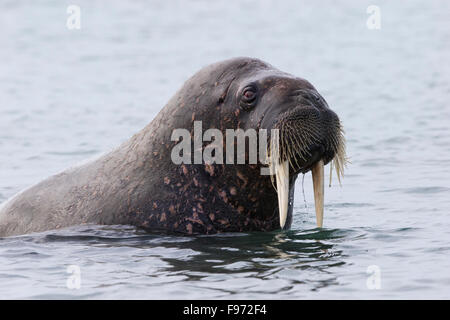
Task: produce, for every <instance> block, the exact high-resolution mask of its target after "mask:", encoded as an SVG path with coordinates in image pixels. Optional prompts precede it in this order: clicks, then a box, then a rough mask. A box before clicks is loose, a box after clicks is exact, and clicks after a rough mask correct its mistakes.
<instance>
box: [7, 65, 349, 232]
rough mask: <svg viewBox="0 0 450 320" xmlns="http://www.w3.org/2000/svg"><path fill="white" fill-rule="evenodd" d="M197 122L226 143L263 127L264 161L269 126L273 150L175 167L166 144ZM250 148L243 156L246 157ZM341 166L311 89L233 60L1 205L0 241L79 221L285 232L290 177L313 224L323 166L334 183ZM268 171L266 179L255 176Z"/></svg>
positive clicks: (331, 121) (332, 125) (333, 120)
mask: <svg viewBox="0 0 450 320" xmlns="http://www.w3.org/2000/svg"><path fill="white" fill-rule="evenodd" d="M197 123H201V126H202V128H203V129H216V132H217V131H219V132H221V133H223V135H224V136H225V135H226V131H227V130H229V129H235V130H236V129H242V131H243V132H248V130H249V129H251V130H255V131H256V132H260V131H262V130H269V131H268V132H269V134H268V137H267V140H268V144H269V148H268V149H267V150H268V152H267V154H268V155H270V154H271V152H272V151H271V150H272V149H271V148H270V146H272V144H271V141H275V140H273V139H271V137H272V136H271V133H270V132H272V130H274V129H276V130H278V131H274V132H278V142H279V144H278V152H277V153H276V157H275V152H274V153H273V154H274V156H273V157H272V160H271V161H268V162H265V163H262V162H257V163H242V162H241V163H228V162H227V163H225V162H223V161H216V162H208V163H206V162H204V161H200V162H198V161H197V162H195V161H191V162H190V161H184V162H181V163H174V161H173V159H172V158H173V154H174V149H176V146H177V145H178V146H179V143H180V142H181V141H180V140H181V139H180V138H178V140H177V138H176V137H175V139H174V135H173V132H174V130H175V129H184V130H187V132H189V133H190V135H191V137H193V136H194V135H198V133H194V129H195V128H194V127H195V124H197ZM210 138H211V139H210V140H211V141H212V140H213V139H212V137H210ZM244 138H245V141H248V140H249V137H248V136H244ZM236 140H237V138H236ZM216 142H217V145H216V146H219V148H220V147H223V149H222V150H220V149H217V148H216V149H215V153H219V151H223V154H224V155H225V156H230V155H231V158H236V157H237V156H239V155H237V154H234V153H233V152H234V151H235V150H231V151H230V150H226V147H225V144H221V143H220V141H216ZM257 143H258V144H259V143H260V142H257ZM234 144H235V145H236V142H234ZM195 148H197V149H200V150H196V149H195ZM206 148H207V144H206V143H205V142H202V143H201V144H200V145H198V144H197V146H195V143H194V145H191V146H190V148H189V150H184V151H182V153H183V154H182V157H183V159H185V157H186V158H190V157H191V158H192V157H194V156H195V154H197V153H196V152H198V151H200V152H201V151H205V149H206ZM233 148H234V147H233ZM248 149H249V148H246V149H245V151H244V153H245V154H244V155H242V154H241V156H244V158H245V159H246V160H248V158H249V151H248ZM232 151H233V152H232ZM175 153H176V152H175ZM180 154H181V153H180ZM268 159H269V157H268ZM345 159H346V157H345V140H344V134H343V129H342V125H341V123H340V120H339V118H338V116H337V115H336V113H334V112H333V111H332V110H331V109H330V108H329V107H328V104H327V103H326V101H325V99H324V98H323V97H322V96H321V95H320V94H319V93H318V92H317V90H316V89H315V88H314V87H313V85H312V84H310V83H309V82H308V81H307V80H305V79H302V78H299V77H295V76H293V75H291V74H288V73H285V72H282V71H280V70H278V69H276V68H275V67H273V66H271V65H270V64H268V63H266V62H263V61H261V60H259V59H254V58H247V57H241V58H233V59H229V60H225V61H221V62H217V63H214V64H212V65H209V66H206V67H204V68H203V69H201V70H200V71H198V72H197V73H196V74H195V75H194V76H192V77H191V78H190V79H188V80H187V81H186V82H185V83H184V85H183V86H182V87H181V89H179V90H178V91H177V92H176V94H175V95H174V96H173V97H172V98H171V99H170V100H169V102H168V103H167V105H166V106H165V107H164V108H163V109H162V110H161V111H160V112H159V113H158V115H157V116H156V117H155V118H154V119H153V121H151V122H150V123H149V124H148V125H147V126H146V127H145V128H144V129H142V130H141V131H140V132H138V133H137V134H135V135H134V136H132V137H131V138H130V139H129V140H128V141H126V142H124V143H123V144H121V145H120V146H119V147H118V148H117V149H115V150H113V151H112V152H109V153H107V154H105V155H103V156H101V157H99V158H98V159H96V160H93V161H90V162H88V163H85V164H83V165H80V166H77V167H74V168H70V169H68V170H66V171H64V172H62V173H59V174H56V175H54V176H52V177H50V178H48V179H46V180H44V181H42V182H40V183H38V184H36V185H34V186H32V187H30V188H29V189H27V190H25V191H23V192H21V193H19V194H18V195H16V196H14V197H13V198H12V199H11V200H9V201H7V202H6V203H4V204H3V205H2V207H1V208H0V236H11V235H19V234H26V233H31V232H41V231H46V230H51V229H57V228H63V227H68V226H73V225H80V224H119V225H120V224H126V225H133V226H136V227H138V228H142V229H145V230H148V231H150V232H160V231H161V232H169V233H171V232H174V233H183V234H214V233H219V232H250V231H272V230H277V229H288V228H290V226H291V222H292V210H293V202H294V200H293V199H294V190H295V180H296V179H297V176H298V175H299V174H300V173H306V172H308V171H310V170H311V171H312V176H313V186H314V196H315V205H316V206H315V207H316V218H317V225H318V226H319V227H321V226H322V219H323V202H324V200H323V194H324V190H323V189H324V174H323V171H324V165H326V164H328V163H330V162H331V165H330V168H331V167H332V166H334V167H335V169H336V172H337V175H338V178H339V179H340V177H341V176H342V174H343V167H344V165H345ZM197 160H198V159H197ZM268 166H269V167H270V168H271V170H269V171H270V174H261V172H262V169H263V168H267V167H268Z"/></svg>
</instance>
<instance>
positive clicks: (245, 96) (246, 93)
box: [240, 85, 258, 110]
mask: <svg viewBox="0 0 450 320" xmlns="http://www.w3.org/2000/svg"><path fill="white" fill-rule="evenodd" d="M257 96H258V90H257V88H256V87H255V86H254V85H250V86H247V87H245V88H244V90H242V96H241V102H240V105H241V107H242V108H244V109H245V110H250V109H251V108H253V107H254V106H255V105H256V100H257V99H256V98H257Z"/></svg>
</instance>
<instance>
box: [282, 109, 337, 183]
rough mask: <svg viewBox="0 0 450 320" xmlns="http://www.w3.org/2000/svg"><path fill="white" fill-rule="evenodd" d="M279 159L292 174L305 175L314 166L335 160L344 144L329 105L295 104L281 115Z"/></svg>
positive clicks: (335, 116)
mask: <svg viewBox="0 0 450 320" xmlns="http://www.w3.org/2000/svg"><path fill="white" fill-rule="evenodd" d="M274 128H275V129H279V130H280V134H279V136H280V157H281V159H282V160H284V161H286V160H287V161H288V162H289V165H290V172H291V173H292V174H298V173H299V172H302V173H306V172H308V171H309V170H311V168H312V167H313V165H314V164H315V163H317V162H318V161H319V160H322V161H323V162H324V164H327V163H329V162H330V161H332V160H333V158H334V157H335V156H336V154H337V153H338V151H339V148H340V145H341V144H342V143H343V135H342V133H341V131H342V130H341V125H340V121H339V118H338V116H337V115H336V114H335V113H334V112H333V111H331V110H330V109H329V108H328V107H327V106H324V105H323V104H322V106H319V107H317V106H315V105H309V104H308V105H306V106H305V105H296V106H294V107H292V108H291V109H289V110H288V111H286V112H283V113H282V114H280V115H279V117H278V119H277V122H276V124H275V125H274Z"/></svg>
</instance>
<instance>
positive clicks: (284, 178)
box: [275, 161, 289, 229]
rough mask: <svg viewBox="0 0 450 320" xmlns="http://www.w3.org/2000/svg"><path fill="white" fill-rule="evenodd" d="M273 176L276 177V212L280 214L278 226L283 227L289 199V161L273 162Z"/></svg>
mask: <svg viewBox="0 0 450 320" xmlns="http://www.w3.org/2000/svg"><path fill="white" fill-rule="evenodd" d="M275 176H276V179H277V194H278V212H279V214H280V227H281V229H283V228H284V225H285V223H286V217H287V212H288V201H289V197H288V196H289V163H288V161H284V162H282V163H279V162H278V163H277V164H275Z"/></svg>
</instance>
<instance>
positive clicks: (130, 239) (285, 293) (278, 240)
mask: <svg viewBox="0 0 450 320" xmlns="http://www.w3.org/2000/svg"><path fill="white" fill-rule="evenodd" d="M362 234H363V233H361V232H359V233H358V232H356V231H352V230H338V229H335V230H332V229H329V230H328V229H324V230H319V229H311V230H304V231H288V232H281V233H280V232H269V233H263V232H255V233H249V234H246V233H239V234H219V235H212V236H192V237H184V236H173V235H164V234H163V235H161V234H159V235H152V234H147V233H145V232H144V231H141V230H136V229H134V228H132V227H124V226H84V227H74V228H68V229H65V230H59V231H51V232H45V233H42V234H35V235H26V236H18V237H12V238H5V239H3V240H1V243H2V246H7V247H9V248H11V249H10V250H9V252H5V254H4V255H3V259H5V258H6V259H10V261H14V260H15V261H14V262H13V263H12V265H11V264H9V267H8V268H11V267H12V266H14V265H21V264H23V263H24V262H25V260H28V259H30V257H32V258H31V259H32V260H33V261H34V263H37V264H40V263H42V264H43V265H48V262H46V261H45V260H46V258H49V259H54V257H55V256H57V255H58V254H57V252H53V253H52V254H51V255H49V254H47V253H46V252H45V251H46V250H44V252H41V251H40V250H39V248H40V247H41V246H44V247H47V248H52V247H54V248H56V250H58V251H62V252H64V256H67V257H72V256H73V255H76V254H77V252H83V250H86V251H88V250H90V251H94V252H97V253H98V256H97V255H90V254H88V253H87V254H86V255H85V254H82V255H80V256H79V257H78V258H77V259H76V260H77V261H78V262H77V265H80V268H81V270H82V272H83V273H86V272H87V273H88V274H89V273H90V271H89V265H90V264H93V263H94V264H99V263H100V264H103V267H104V271H103V275H104V274H109V273H114V274H115V278H117V277H118V278H120V279H122V280H123V278H122V276H125V278H126V279H127V281H126V282H123V281H121V282H119V283H117V282H114V285H119V284H123V285H125V284H126V285H127V286H132V285H133V284H135V285H138V284H139V285H142V284H145V283H148V285H150V286H151V285H154V283H155V282H156V283H157V284H159V285H162V284H172V285H174V286H176V287H178V286H181V285H182V284H183V283H185V284H184V285H185V286H186V285H188V286H189V287H195V288H198V289H199V291H198V293H197V294H198V295H199V296H202V291H201V290H203V289H206V290H208V291H214V293H210V294H213V296H215V297H227V296H231V297H233V296H236V297H238V298H239V297H245V294H247V295H250V296H251V295H252V294H257V295H261V294H277V297H280V298H281V297H285V298H289V296H290V295H291V294H294V293H295V292H296V291H304V290H313V291H314V290H318V289H320V288H323V287H326V286H333V285H334V286H335V285H338V284H339V281H338V279H337V276H336V275H334V272H333V271H332V270H337V269H338V268H341V267H344V266H345V265H346V261H345V255H344V253H343V251H342V249H339V248H338V247H336V244H339V243H340V242H342V241H351V240H352V239H357V238H359V237H361V236H362ZM33 248H34V249H33ZM81 248H84V249H81ZM80 249H81V250H80ZM36 250H38V251H36ZM111 251H112V252H113V253H114V252H122V256H121V257H120V258H119V259H117V261H108V259H107V258H106V259H105V257H108V255H109V254H110V252H111ZM124 253H125V256H123V254H124ZM127 257H128V258H130V259H132V260H133V262H134V264H133V268H131V269H129V270H120V271H118V270H117V268H118V267H119V266H120V265H121V264H122V263H123V261H125V260H126V259H127ZM59 258H60V259H63V257H61V256H59ZM66 259H68V260H71V258H66ZM117 264H118V265H117ZM2 269H3V270H5V269H6V268H5V267H4V266H3V267H2ZM50 269H51V268H50ZM86 269H87V270H86ZM119 269H120V267H119ZM139 270H141V271H139ZM142 270H146V271H144V272H142ZM149 270H150V271H151V272H149V273H148V271H149ZM55 271H56V270H55ZM62 271H64V270H62V269H61V270H59V273H60V274H59V276H61V275H63V272H62ZM312 274H314V276H313V277H311V275H312ZM103 275H99V276H98V277H96V278H93V279H89V284H88V285H87V286H84V288H83V289H84V291H87V292H89V291H91V290H92V291H93V292H95V288H105V287H108V286H109V285H111V283H110V281H111V280H110V279H108V278H107V277H106V278H105V277H104V276H103ZM137 279H139V283H135V281H138V280H137ZM28 280H30V279H28ZM28 280H27V281H28ZM58 282H60V284H61V283H62V282H61V281H58ZM243 289H245V294H243V293H244V292H243V291H242V290H243ZM60 290H63V289H62V288H60ZM3 293H4V292H3ZM146 297H150V298H171V297H172V298H184V297H183V296H182V295H181V296H177V295H176V292H175V293H173V292H171V293H170V294H169V295H167V296H165V295H164V293H158V292H154V291H152V289H148V290H147V294H146Z"/></svg>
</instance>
